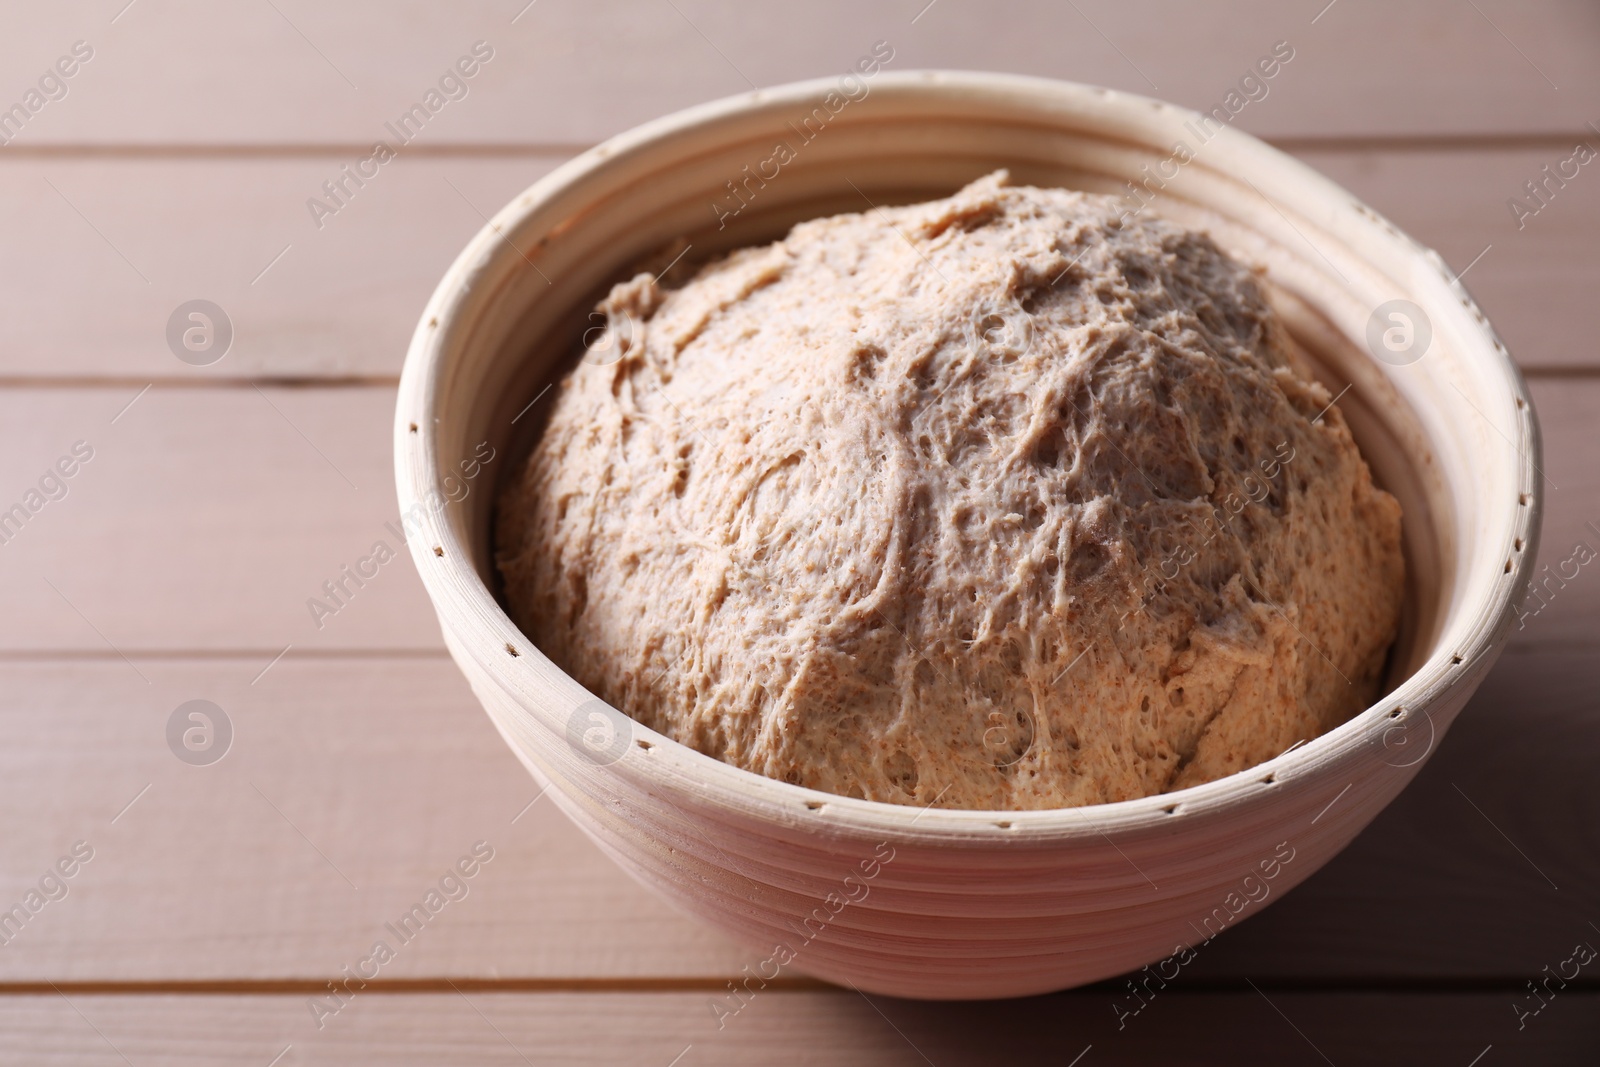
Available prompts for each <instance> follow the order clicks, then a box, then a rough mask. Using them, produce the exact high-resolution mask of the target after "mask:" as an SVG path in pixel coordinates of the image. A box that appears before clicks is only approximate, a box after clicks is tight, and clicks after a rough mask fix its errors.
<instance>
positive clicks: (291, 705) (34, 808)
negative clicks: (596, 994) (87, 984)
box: [0, 657, 744, 1062]
mask: <svg viewBox="0 0 1600 1067" xmlns="http://www.w3.org/2000/svg"><path fill="white" fill-rule="evenodd" d="M262 666H263V664H262V663H261V662H259V661H257V660H237V659H231V658H222V659H206V660H194V659H187V660H186V659H174V660H160V661H149V660H143V661H140V662H138V664H137V673H135V670H134V669H133V668H131V667H130V666H128V665H127V664H123V663H121V662H120V661H116V662H114V663H100V662H95V663H87V664H85V663H75V662H63V663H48V664H30V665H11V664H7V665H0V678H3V679H4V682H3V687H4V692H5V693H6V696H7V699H6V700H5V701H3V702H0V721H3V722H4V734H5V736H6V737H7V738H8V740H9V741H10V742H11V743H8V744H7V745H6V746H5V748H4V750H3V752H0V820H3V821H4V824H5V825H6V827H7V832H6V843H5V848H4V849H3V850H0V901H3V902H4V904H3V905H0V908H9V907H10V906H11V905H13V904H16V903H19V902H23V901H24V899H25V896H26V894H27V893H28V892H29V890H30V889H34V888H36V887H37V886H38V884H39V882H40V879H41V878H42V877H43V876H44V875H45V874H46V873H47V872H48V871H49V870H50V869H51V868H52V866H53V865H54V864H55V863H56V861H57V860H58V859H60V858H61V857H63V856H66V855H69V854H70V851H71V849H72V846H73V844H74V843H75V842H77V841H84V842H86V843H87V846H88V848H89V849H92V850H93V856H92V858H91V859H90V860H89V861H88V862H87V863H85V864H83V865H82V866H81V867H79V868H78V869H77V871H76V873H75V874H74V875H73V877H71V878H69V879H67V880H66V882H65V884H66V887H67V893H66V896H65V897H63V898H62V899H59V900H56V901H53V902H51V903H48V904H46V905H44V906H43V907H42V908H41V909H40V910H39V911H38V912H37V914H35V915H33V916H32V917H31V918H30V919H29V920H28V921H27V922H26V923H25V924H24V925H22V927H21V928H20V930H15V931H10V930H9V929H6V930H0V932H6V933H9V934H10V936H9V940H8V943H7V944H5V945H4V948H3V949H0V982H5V981H16V980H28V981H46V980H49V981H55V982H74V981H87V980H119V981H130V980H151V979H154V980H166V981H179V980H187V981H194V980H211V979H217V980H220V979H240V978H244V979H253V980H262V979H266V980H273V979H298V980H302V981H304V980H310V981H311V982H313V984H315V983H319V982H322V981H325V980H327V979H331V978H335V977H338V976H339V974H340V970H341V968H342V967H344V966H345V965H347V964H350V965H353V964H354V963H355V962H356V961H358V960H360V959H361V958H362V957H364V956H367V955H368V954H369V953H370V951H371V949H372V945H373V943H374V942H375V941H377V940H379V939H383V940H386V941H388V942H389V943H390V944H391V945H392V946H393V947H394V948H395V949H396V952H397V958H396V959H395V960H393V961H392V962H391V963H389V964H388V965H386V966H385V967H384V969H383V976H384V977H385V978H386V979H406V978H415V977H417V976H426V977H437V976H439V975H452V976H460V975H465V976H471V977H477V978H493V977H496V976H500V975H511V976H524V977H526V976H533V977H553V976H574V975H576V976H584V977H589V978H595V977H601V978H628V977H634V976H638V975H654V976H659V975H675V974H680V973H682V974H694V975H719V974H724V973H729V974H731V973H734V972H737V970H738V968H739V967H740V966H741V965H742V964H743V962H744V954H743V953H741V952H739V951H738V950H736V949H735V948H733V947H732V946H731V945H729V944H728V943H726V942H725V941H724V940H723V939H722V938H720V937H718V936H717V935H715V934H714V933H712V932H710V931H708V930H707V929H705V928H704V927H702V926H700V925H698V924H696V923H693V922H691V921H689V920H687V919H684V918H681V917H679V916H678V915H677V914H675V913H674V912H673V911H671V910H670V909H669V908H668V907H667V906H666V905H664V904H662V903H660V902H658V901H657V900H655V898H654V897H652V896H651V895H650V894H648V893H647V892H646V891H645V890H643V889H642V888H640V887H639V886H637V885H636V884H634V883H633V882H632V881H631V880H630V879H628V878H627V877H626V876H625V875H623V874H622V872H621V871H620V870H619V869H618V868H617V867H615V866H614V865H613V864H612V862H611V861H610V860H609V859H607V858H606V857H605V856H604V855H603V854H601V853H600V852H599V851H598V850H597V849H595V848H594V847H593V846H592V845H590V844H589V843H588V841H587V839H585V838H584V837H583V836H582V834H581V833H580V832H579V831H578V830H577V829H576V828H574V827H573V826H572V825H571V824H570V823H569V822H568V821H567V819H566V818H565V817H564V816H563V815H561V814H560V813H559V812H558V811H557V810H556V809H555V807H554V805H553V803H552V802H551V801H550V799H549V798H548V797H546V798H543V799H540V800H539V801H538V802H537V803H534V804H533V805H532V807H528V805H529V804H530V802H532V801H534V799H535V797H537V796H538V788H537V787H536V786H535V784H534V783H533V781H532V779H531V778H530V777H529V776H528V774H527V772H526V771H525V770H523V768H522V765H521V764H520V763H518V762H517V760H516V758H515V757H514V756H513V755H512V754H511V751H510V750H509V749H508V748H507V747H506V746H505V744H504V742H502V741H501V740H500V737H499V735H498V734H497V733H495V731H494V728H493V727H492V726H491V725H490V723H489V720H488V717H487V716H485V715H484V714H483V712H482V711H481V710H480V709H479V708H478V706H477V704H476V702H475V701H474V700H473V698H472V696H471V694H470V692H469V691H468V690H467V686H466V683H465V682H464V681H463V680H462V679H461V677H460V675H459V674H458V673H457V672H456V670H455V669H454V667H453V666H452V665H451V664H450V663H449V662H448V661H447V660H444V659H441V658H438V657H427V658H423V659H420V660H407V659H380V660H331V661H330V660H311V661H302V660H296V659H294V658H291V657H285V659H284V660H283V661H282V662H280V663H278V664H277V665H276V666H274V667H273V668H272V669H271V670H270V671H268V672H267V673H266V674H265V675H264V676H262V677H260V679H259V680H258V681H255V682H254V683H252V679H253V678H255V677H256V675H257V674H258V672H260V671H261V669H262ZM141 676H142V677H141ZM145 679H148V683H147V682H146V680H145ZM195 699H204V700H209V701H211V702H213V703H214V704H215V705H217V706H218V707H220V708H221V709H222V711H223V714H224V715H225V716H226V719H227V721H228V722H229V723H230V724H231V729H232V741H231V744H230V745H229V747H228V749H227V751H226V754H225V755H224V756H223V757H222V758H221V759H220V760H218V761H216V762H214V763H211V764H209V765H190V764H188V763H185V762H183V761H181V760H180V759H179V758H178V757H177V756H175V755H174V752H173V750H172V749H170V748H169V741H168V734H167V731H168V722H169V719H170V718H171V717H172V716H173V714H174V712H175V710H176V709H177V708H178V707H179V706H180V705H182V704H185V703H186V702H188V701H190V700H195ZM212 718H213V719H216V720H218V721H220V717H218V716H216V715H215V714H213V715H212ZM180 719H181V720H184V722H183V723H182V724H183V725H184V726H188V725H189V723H188V722H187V713H185V714H184V715H182V716H180ZM194 725H203V724H194ZM216 736H217V737H218V738H220V736H221V734H220V732H219V733H218V734H217V735H216ZM192 740H194V741H195V742H196V743H199V742H201V741H204V738H202V737H196V738H193V739H192ZM216 743H218V744H220V741H218V742H216ZM212 751H215V750H212ZM113 820H114V821H113ZM480 841H481V842H486V843H487V846H488V848H490V849H492V850H493V857H492V859H490V860H488V861H487V862H483V863H480V864H478V865H477V867H476V873H475V875H474V876H473V877H471V878H467V879H458V882H459V883H460V885H461V886H462V887H464V888H463V889H458V888H455V887H454V886H453V885H451V886H446V891H447V892H449V893H451V894H453V895H455V896H456V899H451V900H448V901H447V903H445V905H444V907H443V910H440V911H439V912H438V914H437V915H436V916H434V917H433V918H432V919H431V920H430V921H429V922H428V923H427V924H426V925H425V926H424V928H423V929H422V930H421V932H420V933H415V932H413V931H411V930H410V929H407V930H405V931H403V932H406V933H408V934H409V935H410V936H411V939H410V940H409V942H408V943H405V944H401V942H400V939H399V938H398V937H397V936H396V935H395V934H393V933H392V932H390V931H388V930H387V929H386V927H385V924H386V923H398V922H399V920H400V919H401V918H402V917H403V916H405V915H406V914H407V913H408V912H409V910H410V909H411V907H412V905H414V904H417V903H419V902H422V901H424V899H425V897H426V895H427V893H428V892H429V891H430V890H437V888H438V886H439V884H440V881H441V879H442V878H443V877H444V876H445V875H446V874H447V872H449V871H450V870H451V868H452V867H453V865H455V864H456V863H457V862H458V861H459V860H461V859H462V857H473V855H474V846H475V844H476V843H478V842H480ZM468 866H469V867H472V866H473V864H471V863H469V864H468ZM463 893H464V895H462V894H463ZM0 1029H4V1027H3V1026H0ZM0 1059H5V1057H3V1056H0ZM263 1062H265V1060H263Z"/></svg>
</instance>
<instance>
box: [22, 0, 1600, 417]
mask: <svg viewBox="0 0 1600 1067" xmlns="http://www.w3.org/2000/svg"><path fill="white" fill-rule="evenodd" d="M1347 2H1348V0H1347ZM1330 17H1331V15H1330ZM69 99H70V97H69ZM868 99H870V97H869V98H868ZM1268 99H1269V100H1270V99H1271V98H1270V97H1269V98H1268ZM1580 135H1582V131H1580V132H1579V133H1578V134H1573V135H1572V136H1568V137H1559V136H1550V137H1543V138H1540V139H1538V140H1536V141H1535V142H1534V143H1532V144H1518V145H1516V146H1507V147H1501V148H1485V147H1474V146H1473V145H1472V144H1471V143H1470V142H1469V143H1468V144H1466V145H1452V146H1444V147H1438V146H1436V147H1413V146H1403V145H1397V144H1391V143H1387V142H1386V143H1384V144H1383V145H1381V146H1372V147H1358V146H1352V145H1349V144H1345V143H1338V142H1336V143H1334V145H1333V146H1332V147H1320V146H1318V145H1317V144H1316V143H1315V142H1312V143H1304V142H1301V141H1295V142H1292V143H1291V145H1290V147H1291V148H1292V150H1293V151H1294V153H1295V154H1296V155H1297V156H1299V158H1301V159H1303V160H1305V161H1306V162H1307V163H1309V164H1311V165H1312V166H1314V167H1316V168H1318V169H1319V170H1322V171H1323V172H1325V173H1326V174H1328V175H1329V176H1330V177H1332V178H1334V179H1335V180H1336V181H1338V182H1340V183H1341V184H1343V185H1344V186H1345V187H1346V188H1348V189H1350V190H1351V191H1352V192H1354V193H1355V194H1356V195H1357V196H1360V197H1361V198H1363V199H1364V200H1366V201H1367V202H1368V203H1370V204H1371V205H1372V206H1373V207H1375V208H1376V209H1377V210H1378V211H1380V212H1382V213H1383V214H1385V215H1387V216H1388V217H1390V218H1391V219H1393V220H1394V221H1395V223H1396V224H1397V225H1399V226H1400V227H1402V228H1403V229H1405V230H1406V232H1408V233H1410V234H1411V235H1412V236H1413V237H1415V238H1417V239H1418V240H1419V241H1422V242H1423V243H1424V244H1427V245H1430V246H1432V247H1434V248H1437V249H1438V250H1439V251H1440V252H1441V253H1442V254H1443V255H1444V257H1445V260H1446V261H1447V262H1448V263H1450V264H1451V266H1452V267H1454V268H1455V269H1456V270H1467V271H1468V273H1467V274H1466V275H1465V277H1464V280H1465V281H1466V282H1467V285H1468V288H1469V289H1471V291H1472V293H1473V295H1474V296H1475V297H1477V298H1478V300H1479V302H1480V303H1481V304H1482V305H1483V308H1484V310H1485V312H1486V313H1487V314H1489V316H1490V317H1491V318H1492V320H1493V321H1494V322H1495V325H1496V328H1497V329H1499V331H1500V332H1501V334H1502V335H1503V336H1504V338H1505V340H1506V343H1507V344H1508V345H1509V346H1510V347H1511V351H1512V354H1513V355H1514V356H1515V357H1516V358H1517V360H1518V361H1519V362H1520V363H1521V365H1522V366H1524V367H1527V368H1540V369H1542V368H1563V367H1565V368H1572V367H1582V366H1584V365H1586V364H1588V363H1590V362H1591V361H1592V360H1593V358H1594V344H1593V339H1592V336H1591V335H1590V334H1589V333H1587V332H1586V331H1585V329H1584V324H1583V311H1584V309H1585V305H1586V301H1587V300H1588V298H1589V294H1591V293H1593V292H1594V291H1595V289H1596V288H1597V287H1600V261H1597V259H1596V257H1595V256H1594V255H1593V251H1592V250H1593V249H1594V247H1595V245H1596V242H1600V181H1586V180H1584V179H1586V178H1589V177H1590V175H1589V173H1588V170H1587V169H1584V170H1582V171H1580V178H1579V179H1575V180H1574V181H1573V182H1571V183H1570V184H1569V185H1568V187H1567V188H1566V189H1560V190H1556V192H1557V194H1558V195H1557V196H1555V197H1552V199H1551V201H1550V203H1549V205H1548V206H1547V207H1543V208H1541V209H1540V211H1539V213H1538V214H1537V215H1535V216H1532V217H1529V218H1525V219H1523V220H1522V225H1521V227H1520V229H1519V227H1518V220H1517V218H1516V217H1515V216H1514V215H1513V214H1512V212H1511V211H1510V209H1509V208H1508V207H1507V206H1506V201H1507V200H1508V199H1509V198H1511V197H1512V196H1514V195H1518V194H1519V193H1520V195H1521V197H1522V198H1523V199H1524V200H1525V201H1527V202H1529V203H1534V202H1533V201H1530V200H1528V197H1527V194H1526V193H1525V192H1521V187H1522V184H1523V183H1524V182H1527V181H1530V180H1533V179H1535V178H1539V177H1541V176H1542V174H1541V168H1542V167H1544V166H1545V165H1547V164H1548V165H1551V166H1554V165H1556V164H1558V163H1560V162H1561V161H1562V160H1565V159H1566V158H1567V157H1568V156H1569V155H1570V154H1571V150H1572V146H1573V144H1574V143H1575V141H1576V139H1577V137H1578V136H1580ZM1587 136H1589V137H1590V139H1591V140H1592V141H1593V142H1594V143H1595V145H1596V146H1597V147H1600V135H1594V134H1593V132H1592V131H1590V133H1589V134H1588V135H1587ZM19 142H20V139H19ZM7 151H11V149H7ZM568 155H569V153H568V152H566V151H562V152H554V151H550V150H544V149H539V148H537V147H535V148H518V149H516V150H515V152H514V153H512V154H508V155H502V154H498V153H485V152H482V151H474V150H465V149H463V150H453V151H451V152H450V153H448V154H434V155H421V156H418V157H415V158H404V157H403V158H401V159H398V160H396V161H395V162H394V163H393V164H391V165H390V168H389V169H385V170H383V171H381V172H380V177H379V178H378V179H374V180H373V181H372V182H371V183H370V185H369V186H367V187H365V188H363V189H361V190H359V195H358V196H357V197H356V198H353V199H352V200H351V201H350V203H349V205H348V206H347V207H346V208H344V209H342V210H341V211H340V212H339V213H338V214H337V215H334V216H332V217H325V218H323V219H322V220H321V222H322V226H321V227H320V228H318V226H317V225H316V224H315V223H314V222H313V220H312V217H311V214H310V212H309V211H308V210H307V208H306V206H305V205H306V200H307V199H309V198H311V197H314V196H320V195H321V193H320V188H319V187H320V185H321V183H322V182H324V181H327V180H329V179H330V178H333V177H336V176H337V174H338V170H339V167H340V165H341V164H344V163H347V162H349V158H347V156H346V155H344V154H340V153H337V152H329V151H324V150H318V151H314V152H303V153H293V154H290V153H282V154H265V155H247V156H239V155H236V154H212V155H183V154H176V155H175V154H173V153H154V154H138V155H129V154H128V153H125V152H124V153H119V154H115V155H111V156H109V157H92V158H85V157H83V156H80V155H73V154H37V153H36V154H33V155H28V154H26V153H23V154H19V155H18V156H17V158H16V159H14V160H8V161H7V162H8V165H6V166H0V220H3V221H4V226H5V231H6V234H7V239H6V241H5V242H4V244H3V245H0V272H3V273H4V276H5V277H6V278H7V279H8V281H9V283H10V288H9V295H8V297H7V299H8V300H10V301H14V306H15V307H17V308H18V314H17V315H15V316H14V317H13V320H12V322H11V323H10V324H9V327H10V328H9V330H8V336H7V342H8V352H7V357H8V358H7V360H6V362H5V365H4V366H3V367H0V381H4V380H5V379H7V378H12V379H15V378H19V377H22V378H30V379H60V378H64V377H76V378H84V377H95V378H102V379H104V378H113V379H117V380H119V381H129V382H133V383H134V384H135V385H136V386H142V385H143V384H144V383H145V382H148V381H151V380H171V379H175V378H182V379H186V380H189V379H192V380H196V381H207V382H215V381H218V380H223V379H241V378H257V379H259V378H264V377H265V378H313V379H326V378H348V377H357V378H377V379H383V380H391V379H393V378H395V377H396V376H398V374H399V371H400V361H401V359H402V358H403V356H404V354H405V347H406V343H407V341H408V340H409V339H410V334H411V328H412V327H413V326H414V325H415V317H416V314H417V313H419V312H420V310H421V308H422V305H423V304H424V303H425V302H426V300H427V298H428V295H429V294H430V293H431V292H432V291H433V287H434V285H435V284H437V282H438V279H439V277H440V276H441V275H442V274H443V273H444V270H445V268H446V267H447V266H449V264H450V261H451V260H452V259H453V258H454V257H455V254H456V253H457V252H458V251H460V249H461V246H462V245H463V244H465V243H466V240H467V238H469V237H470V236H471V235H472V234H473V233H475V232H476V231H477V230H478V229H479V227H481V226H482V225H483V222H484V216H486V215H491V214H493V213H494V212H495V211H496V210H498V208H499V207H500V206H501V205H502V204H504V203H506V202H507V201H509V200H510V199H511V198H512V197H514V196H515V195H516V194H517V193H519V192H521V191H522V189H523V188H524V187H526V186H528V185H530V184H532V183H533V182H534V181H535V180H537V179H538V178H540V177H542V176H543V175H544V174H546V173H548V172H549V171H550V170H551V169H553V168H554V167H555V166H556V165H557V164H558V163H560V162H562V161H564V160H565V159H566V158H567V156H568ZM1596 166H1597V167H1600V163H1597V164H1596ZM1535 206H1537V204H1535ZM78 212H81V216H80V215H79V214H78ZM97 230H98V231H99V232H98V233H97V232H96V231H97ZM1486 248H1487V249H1489V251H1487V252H1485V251H1484V250H1485V249H1486ZM285 249H287V251H285ZM280 253H281V256H282V258H278V259H276V261H274V260H275V257H278V256H279V255H280ZM1480 253H1482V258H1481V259H1479V258H1478V257H1479V255H1480ZM263 271H265V273H263ZM142 279H148V281H146V280H142ZM84 285H89V286H92V287H93V289H94V291H95V292H96V293H97V294H98V298H99V304H98V307H97V310H96V313H95V314H94V315H79V316H71V317H68V318H66V319H63V318H62V317H61V316H58V315H48V314H44V313H42V312H43V309H45V308H48V307H50V306H51V300H52V294H59V293H60V292H62V291H71V290H73V289H75V288H76V287H79V286H84ZM197 297H203V298H205V299H208V300H212V301H214V302H216V303H217V304H219V305H221V307H222V308H223V309H224V310H225V311H226V312H227V313H228V315H229V317H230V318H231V319H232V321H233V324H234V328H235V339H234V344H233V348H232V350H231V351H229V353H228V354H227V356H225V357H224V358H223V359H222V360H221V361H220V362H218V363H215V364H213V365H211V366H207V367H191V366H188V365H187V364H184V363H181V362H179V361H178V360H176V359H174V358H173V357H172V354H171V352H169V351H168V349H167V347H166V343H165V340H164V337H163V330H164V328H165V326H166V320H167V316H168V315H169V314H170V313H171V312H172V310H173V309H174V308H175V307H177V306H178V305H179V304H181V303H182V302H184V301H186V300H191V299H194V298H197ZM57 299H58V298H57Z"/></svg>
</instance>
